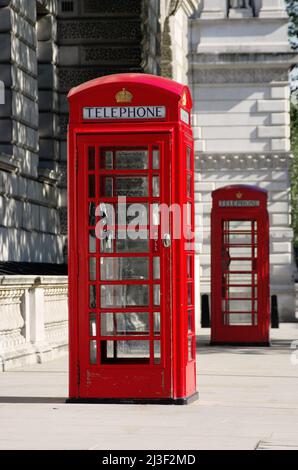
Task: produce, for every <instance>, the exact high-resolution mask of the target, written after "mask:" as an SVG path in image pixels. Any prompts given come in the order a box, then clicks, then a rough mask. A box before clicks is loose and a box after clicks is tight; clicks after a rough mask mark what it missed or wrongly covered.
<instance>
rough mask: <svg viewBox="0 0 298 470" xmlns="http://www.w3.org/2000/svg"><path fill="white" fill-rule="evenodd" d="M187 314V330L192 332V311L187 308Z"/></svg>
mask: <svg viewBox="0 0 298 470" xmlns="http://www.w3.org/2000/svg"><path fill="white" fill-rule="evenodd" d="M187 315H188V332H189V333H192V331H193V311H192V310H188V313H187Z"/></svg>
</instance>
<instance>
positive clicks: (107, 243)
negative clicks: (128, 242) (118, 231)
mask: <svg viewBox="0 0 298 470" xmlns="http://www.w3.org/2000/svg"><path fill="white" fill-rule="evenodd" d="M113 239H114V232H113V231H112V230H107V231H106V232H105V238H102V239H101V240H100V252H101V253H112V252H113Z"/></svg>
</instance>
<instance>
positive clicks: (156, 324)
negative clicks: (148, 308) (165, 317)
mask: <svg viewBox="0 0 298 470" xmlns="http://www.w3.org/2000/svg"><path fill="white" fill-rule="evenodd" d="M153 320H154V334H156V335H159V334H160V312H154V313H153Z"/></svg>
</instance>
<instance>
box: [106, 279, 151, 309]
mask: <svg viewBox="0 0 298 470" xmlns="http://www.w3.org/2000/svg"><path fill="white" fill-rule="evenodd" d="M100 289H101V290H100V294H101V295H100V301H101V306H102V307H103V308H108V307H131V306H134V305H139V306H147V305H149V286H147V285H144V284H136V285H102V286H101V287H100Z"/></svg>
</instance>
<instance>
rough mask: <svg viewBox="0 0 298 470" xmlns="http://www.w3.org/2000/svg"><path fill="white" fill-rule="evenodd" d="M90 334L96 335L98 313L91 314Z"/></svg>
mask: <svg viewBox="0 0 298 470" xmlns="http://www.w3.org/2000/svg"><path fill="white" fill-rule="evenodd" d="M89 334H90V336H96V313H90V315H89Z"/></svg>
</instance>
